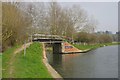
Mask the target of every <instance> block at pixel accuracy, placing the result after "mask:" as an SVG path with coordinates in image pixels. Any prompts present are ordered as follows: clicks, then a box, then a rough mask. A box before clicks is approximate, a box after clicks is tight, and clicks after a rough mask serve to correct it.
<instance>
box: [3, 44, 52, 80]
mask: <svg viewBox="0 0 120 80" xmlns="http://www.w3.org/2000/svg"><path fill="white" fill-rule="evenodd" d="M17 48H18V47H17ZM17 48H11V49H10V50H7V51H5V52H4V53H3V56H2V57H3V78H49V79H52V76H51V74H50V73H49V72H48V70H47V68H46V67H45V65H44V63H43V61H42V60H43V54H42V52H43V50H42V44H40V43H37V42H35V43H33V44H31V45H30V46H29V48H27V49H26V54H25V56H24V51H21V52H19V53H17V54H16V55H15V57H14V63H12V65H11V64H10V63H11V57H12V56H13V53H14V51H15V49H17ZM10 68H11V69H10ZM10 70H12V74H10Z"/></svg>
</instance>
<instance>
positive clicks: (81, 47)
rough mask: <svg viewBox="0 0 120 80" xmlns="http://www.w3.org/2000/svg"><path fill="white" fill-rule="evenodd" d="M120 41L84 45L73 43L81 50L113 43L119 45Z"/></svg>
mask: <svg viewBox="0 0 120 80" xmlns="http://www.w3.org/2000/svg"><path fill="white" fill-rule="evenodd" d="M119 44H120V43H104V44H94V45H83V44H73V46H75V47H77V48H78V49H80V50H87V49H96V48H99V47H103V46H111V45H119Z"/></svg>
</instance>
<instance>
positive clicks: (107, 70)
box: [47, 46, 118, 78]
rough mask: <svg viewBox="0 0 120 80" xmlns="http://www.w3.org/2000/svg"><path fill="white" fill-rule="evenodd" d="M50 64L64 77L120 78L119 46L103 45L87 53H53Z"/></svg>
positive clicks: (48, 55) (50, 54) (48, 53)
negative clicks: (119, 70) (119, 68)
mask: <svg viewBox="0 0 120 80" xmlns="http://www.w3.org/2000/svg"><path fill="white" fill-rule="evenodd" d="M47 58H48V61H49V64H50V65H51V66H52V67H53V68H54V69H55V70H56V71H57V72H58V73H59V74H60V75H61V76H62V77H64V78H118V46H107V47H101V48H98V49H96V50H92V51H90V52H87V53H76V54H53V53H51V52H48V51H47Z"/></svg>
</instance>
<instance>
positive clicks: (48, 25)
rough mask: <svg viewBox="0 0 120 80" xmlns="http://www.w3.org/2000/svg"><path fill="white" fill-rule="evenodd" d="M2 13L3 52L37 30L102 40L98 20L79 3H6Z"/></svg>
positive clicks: (44, 32)
mask: <svg viewBox="0 0 120 80" xmlns="http://www.w3.org/2000/svg"><path fill="white" fill-rule="evenodd" d="M2 14H3V15H2V43H3V45H2V47H3V51H4V50H6V49H7V48H9V47H12V46H14V45H17V44H23V43H24V41H25V40H26V41H27V40H28V37H29V36H30V35H32V34H34V33H40V34H51V35H59V36H67V37H70V38H71V39H73V40H76V41H80V42H86V43H93V42H94V43H96V41H98V40H97V39H98V37H97V36H96V35H94V34H93V33H94V30H95V28H96V26H97V20H95V19H94V18H93V17H89V16H88V14H87V12H86V11H85V10H84V9H82V8H81V7H80V6H79V5H71V7H65V6H63V3H58V2H47V3H43V2H39V3H36V2H32V3H31V2H3V3H2ZM81 36H83V37H81ZM100 37H104V36H102V35H100ZM105 38H106V37H105ZM100 39H101V38H100ZM100 39H99V42H102V40H100ZM106 41H107V39H106Z"/></svg>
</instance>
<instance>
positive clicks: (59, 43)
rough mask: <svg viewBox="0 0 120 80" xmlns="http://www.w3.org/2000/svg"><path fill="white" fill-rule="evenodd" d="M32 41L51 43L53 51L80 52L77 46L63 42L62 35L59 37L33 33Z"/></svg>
mask: <svg viewBox="0 0 120 80" xmlns="http://www.w3.org/2000/svg"><path fill="white" fill-rule="evenodd" d="M32 41H33V42H34V41H37V42H43V43H47V44H51V45H52V47H53V53H68V52H70V53H71V52H80V51H79V50H78V49H77V48H75V47H74V46H72V45H71V44H69V43H67V42H65V39H64V37H63V36H62V37H61V36H58V35H46V34H34V35H32Z"/></svg>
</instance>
